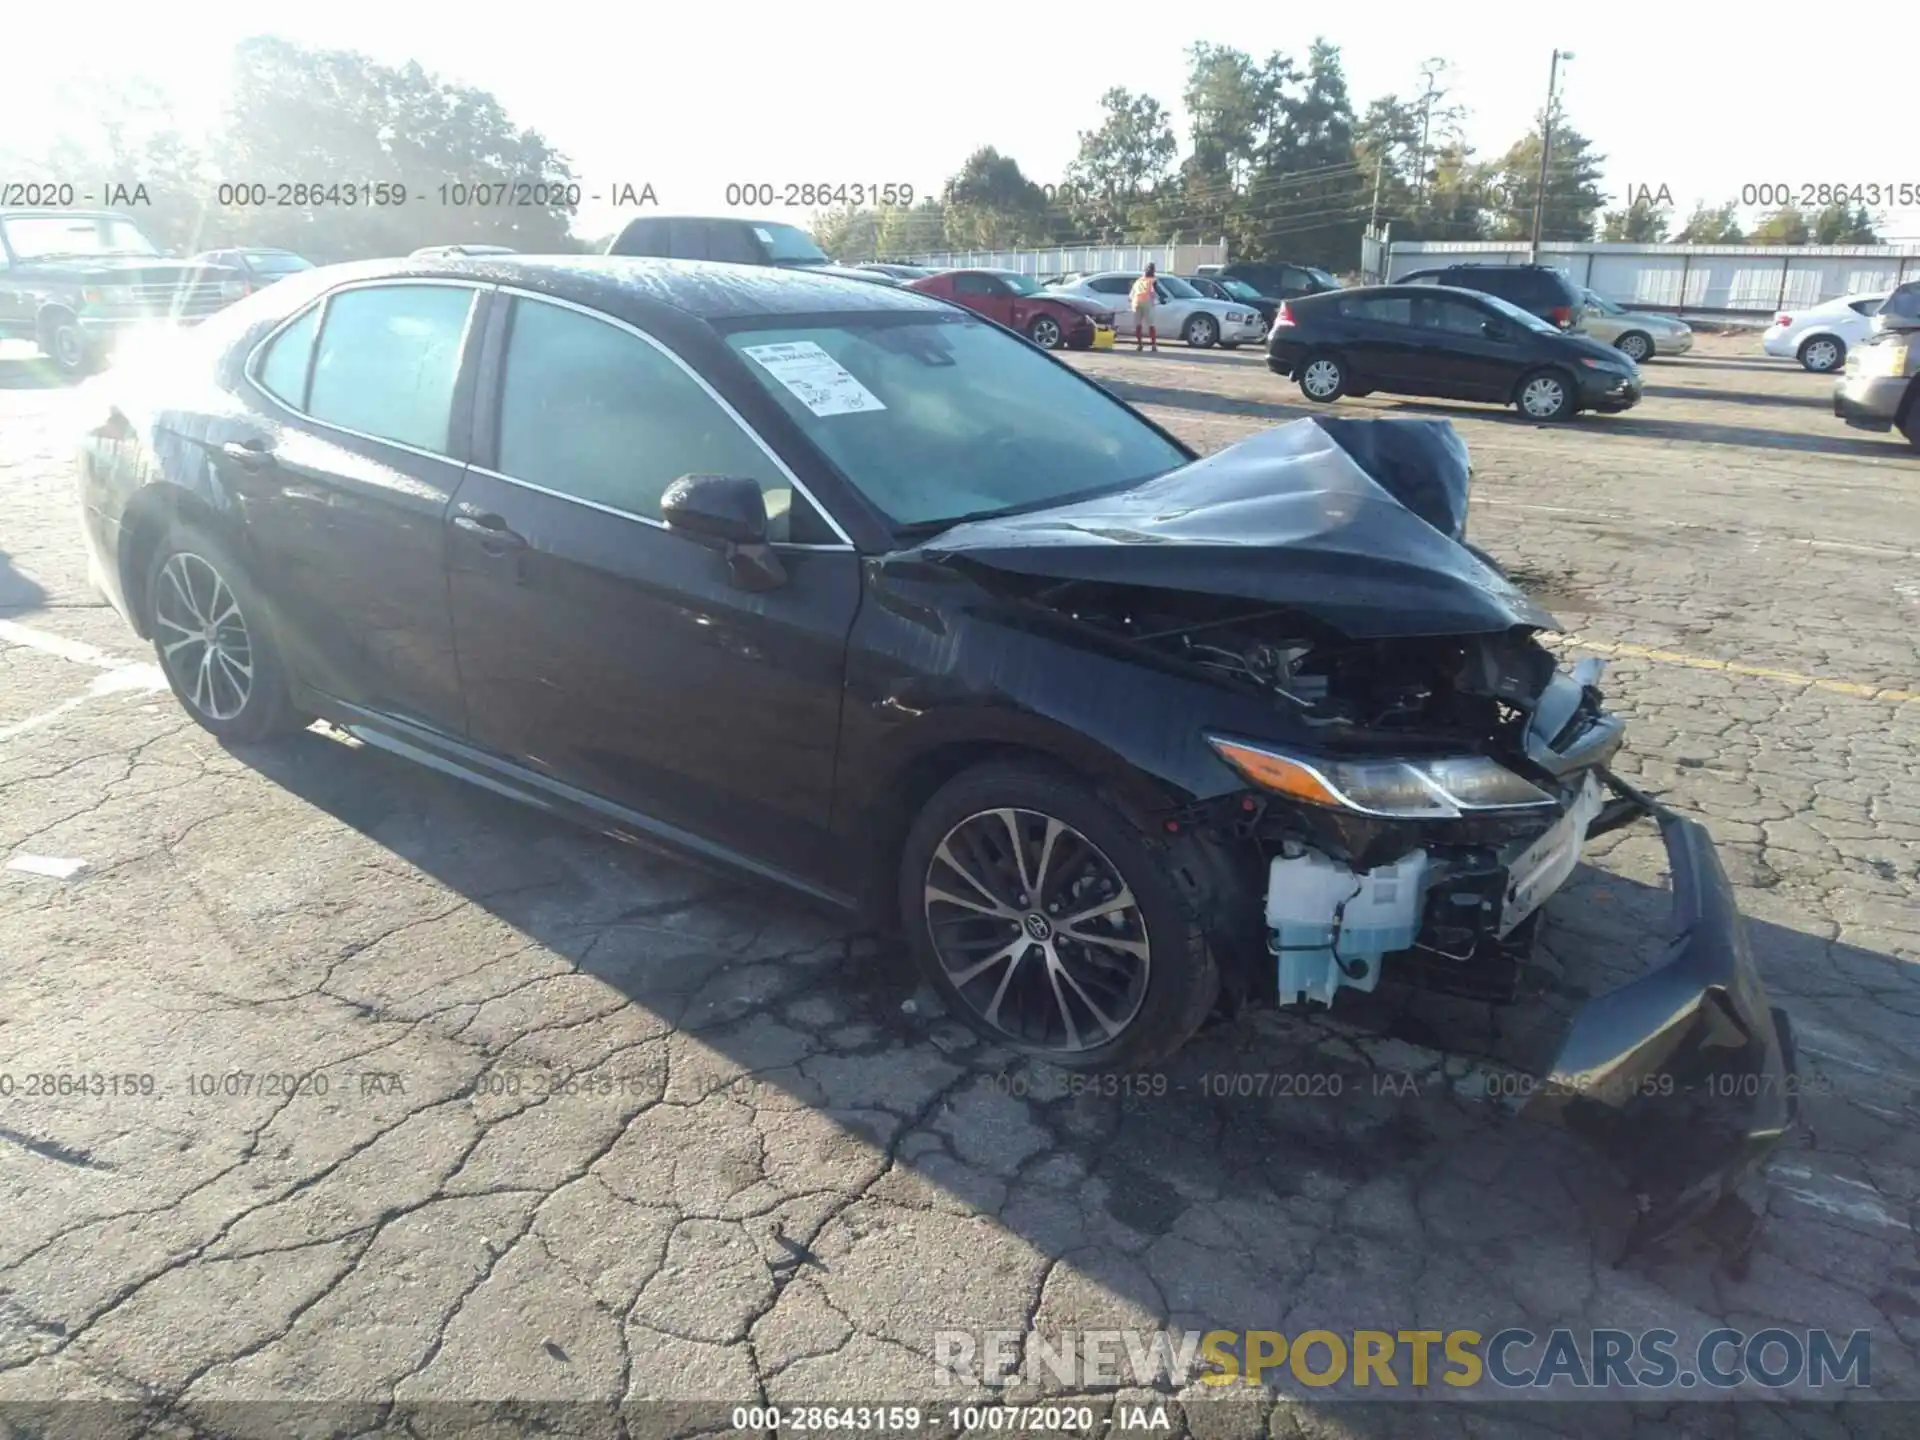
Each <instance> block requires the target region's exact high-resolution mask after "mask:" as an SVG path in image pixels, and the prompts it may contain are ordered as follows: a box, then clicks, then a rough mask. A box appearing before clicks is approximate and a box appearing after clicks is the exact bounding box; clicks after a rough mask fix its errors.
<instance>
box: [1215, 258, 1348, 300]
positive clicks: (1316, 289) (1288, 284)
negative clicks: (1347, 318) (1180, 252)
mask: <svg viewBox="0 0 1920 1440" xmlns="http://www.w3.org/2000/svg"><path fill="white" fill-rule="evenodd" d="M1200 274H1202V275H1204V276H1206V277H1207V278H1208V279H1209V280H1238V281H1240V282H1241V283H1242V284H1245V285H1248V286H1251V287H1252V288H1253V289H1254V290H1255V291H1256V292H1257V293H1259V294H1261V295H1266V296H1269V297H1271V298H1273V299H1275V300H1291V299H1292V298H1293V297H1294V296H1296V295H1320V294H1324V293H1325V292H1326V291H1328V290H1338V289H1339V288H1340V282H1339V281H1338V280H1337V279H1335V278H1334V277H1333V276H1332V275H1329V274H1328V273H1327V272H1326V271H1324V270H1321V269H1319V268H1318V267H1316V266H1313V265H1288V264H1283V263H1280V262H1278V261H1263V260H1244V261H1236V262H1235V263H1233V264H1231V265H1202V266H1200Z"/></svg>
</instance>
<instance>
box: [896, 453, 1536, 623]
mask: <svg viewBox="0 0 1920 1440" xmlns="http://www.w3.org/2000/svg"><path fill="white" fill-rule="evenodd" d="M1468 475H1469V468H1468V464H1467V449H1466V445H1465V444H1464V443H1463V442H1462V441H1461V440H1460V438H1459V436H1458V435H1457V434H1455V432H1454V429H1453V426H1452V425H1451V424H1450V423H1448V422H1447V421H1444V420H1336V419H1328V420H1319V419H1312V420H1296V421H1294V422H1292V423H1291V424H1287V425H1281V426H1278V427H1276V428H1275V429H1272V430H1268V431H1265V432H1264V433H1262V434H1259V435H1255V436H1252V437H1251V438H1249V439H1246V440H1243V441H1241V442H1240V443H1239V444H1237V445H1233V446H1230V447H1229V448H1227V449H1225V450H1222V451H1219V452H1217V453H1216V454H1213V455H1209V456H1207V457H1205V458H1204V459H1201V460H1196V461H1194V462H1193V463H1192V464H1189V465H1183V466H1181V467H1180V468H1179V469H1177V470H1173V471H1169V472H1168V473H1167V474H1165V475H1161V476H1159V477H1157V478H1155V479H1153V480H1149V481H1147V482H1145V483H1144V484H1141V485H1137V486H1135V487H1133V488H1132V489H1130V490H1124V491H1121V492H1119V493H1117V494H1112V495H1103V496H1100V497H1099V498H1097V499H1092V500H1082V501H1077V502H1074V503H1071V504H1066V505H1058V506H1054V507H1051V508H1049V509H1045V510H1030V511H1026V512H1023V513H1021V514H1018V515H1009V516H1005V517H1001V518H997V519H991V520H979V521H973V522H970V523H967V524H962V525H957V526H955V527H954V528H952V529H951V530H946V531H943V532H942V533H940V534H939V535H937V536H935V537H934V538H932V539H930V540H928V541H927V542H925V544H924V545H922V546H921V547H920V548H921V554H923V555H924V556H925V557H926V558H928V559H930V560H934V561H942V562H947V563H953V564H958V565H962V566H968V567H982V568H985V569H988V570H997V571H1001V572H1005V573H1009V574H1016V575H1024V576H1032V577H1040V578H1048V579H1057V580H1080V581H1091V582H1097V583H1102V584H1117V585H1138V586H1146V587H1151V588H1159V589H1166V590H1177V591H1183V592H1186V593H1188V594H1205V595H1218V596H1223V597H1230V598H1237V599H1244V600H1250V601H1256V602H1259V603H1263V604H1270V605H1276V606H1285V607H1287V608H1290V609H1294V610H1298V611H1300V612H1301V613H1303V614H1306V615H1308V616H1311V617H1313V618H1315V619H1317V620H1319V621H1320V622H1321V623H1323V624H1325V625H1328V626H1330V627H1331V628H1333V629H1334V630H1337V631H1339V632H1340V633H1342V634H1344V635H1347V636H1349V637H1351V638H1353V639H1357V640H1371V639H1393V638H1411V637H1416V636H1423V635H1473V634H1489V633H1496V632H1502V631H1506V630H1511V629H1513V628H1515V627H1524V628H1527V629H1534V630H1558V629H1559V628H1560V627H1559V624H1558V622H1557V621H1556V620H1555V619H1554V618H1553V616H1551V615H1550V614H1548V613H1547V612H1546V611H1545V610H1543V609H1541V608H1540V607H1539V606H1538V605H1536V604H1534V603H1533V601H1532V600H1530V599H1528V598H1527V596H1526V595H1525V594H1524V593H1522V592H1521V591H1520V590H1519V589H1517V588H1516V587H1515V586H1514V585H1513V584H1512V583H1510V582H1509V581H1508V580H1507V579H1506V578H1505V577H1504V576H1502V575H1501V574H1500V573H1499V572H1498V571H1496V570H1494V569H1493V568H1492V567H1491V566H1489V565H1488V564H1486V563H1485V562H1484V561H1482V560H1481V559H1480V558H1479V557H1478V556H1477V555H1475V554H1474V552H1473V551H1472V550H1470V549H1468V548H1467V546H1466V545H1465V544H1464V543H1462V542H1463V540H1464V535H1465V525H1466V510H1467V480H1468Z"/></svg>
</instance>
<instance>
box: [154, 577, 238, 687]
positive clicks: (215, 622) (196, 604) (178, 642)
mask: <svg viewBox="0 0 1920 1440" xmlns="http://www.w3.org/2000/svg"><path fill="white" fill-rule="evenodd" d="M153 600H154V606H153V622H154V625H155V627H156V629H157V630H158V634H157V635H156V636H155V640H156V642H157V643H158V645H159V647H160V660H161V663H162V664H163V665H165V666H166V670H167V675H168V677H169V678H170V679H172V680H173V682H174V685H175V688H176V689H177V690H179V692H180V695H181V698H182V699H184V700H185V701H186V703H187V705H188V707H189V708H190V709H192V710H193V711H194V713H195V715H196V716H199V717H204V718H206V719H208V720H213V721H216V722H219V721H227V720H232V719H233V718H234V717H235V716H237V715H238V714H239V713H240V712H241V711H242V710H244V709H246V708H247V701H248V700H249V699H250V698H251V697H252V695H253V637H252V635H250V634H249V633H248V631H247V621H246V617H245V616H243V615H242V614H241V613H240V605H239V602H238V601H236V600H235V599H234V598H233V591H232V590H231V589H230V588H228V585H227V582H226V581H225V580H224V579H222V578H221V575H220V572H219V571H218V570H216V569H214V567H213V566H212V564H210V563H209V562H208V561H207V560H206V559H205V558H204V557H203V556H199V555H193V554H189V553H188V552H186V551H184V550H183V551H176V552H175V553H174V554H172V555H169V556H168V557H167V559H166V562H165V563H164V564H163V565H162V566H161V567H160V581H159V584H158V585H157V586H156V587H155V592H154V597H153Z"/></svg>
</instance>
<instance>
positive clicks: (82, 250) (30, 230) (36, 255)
mask: <svg viewBox="0 0 1920 1440" xmlns="http://www.w3.org/2000/svg"><path fill="white" fill-rule="evenodd" d="M4 228H5V230H6V232H7V244H8V245H9V246H11V247H12V249H13V254H14V258H15V259H18V260H46V259H51V258H52V257H53V256H56V255H80V256H87V255H151V256H156V257H157V256H158V255H159V254H160V252H159V251H158V250H156V249H154V247H153V242H152V241H151V240H149V239H147V237H146V236H144V235H142V234H141V233H140V230H139V227H138V226H136V225H134V224H133V222H132V221H129V220H120V219H116V218H115V217H113V216H111V215H15V216H12V217H10V218H9V219H8V220H7V221H6V222H5V225H4Z"/></svg>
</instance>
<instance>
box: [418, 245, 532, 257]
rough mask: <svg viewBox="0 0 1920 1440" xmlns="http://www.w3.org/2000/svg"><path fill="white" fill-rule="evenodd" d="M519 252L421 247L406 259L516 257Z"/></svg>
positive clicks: (497, 248) (506, 248) (489, 247)
mask: <svg viewBox="0 0 1920 1440" xmlns="http://www.w3.org/2000/svg"><path fill="white" fill-rule="evenodd" d="M519 253H520V252H519V251H517V250H514V249H512V248H511V247H509V246H506V245H422V246H421V247H420V248H419V249H418V250H415V251H414V252H413V253H412V254H411V255H409V256H408V257H407V258H408V259H410V260H451V259H456V258H458V257H459V256H462V255H517V254H519Z"/></svg>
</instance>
